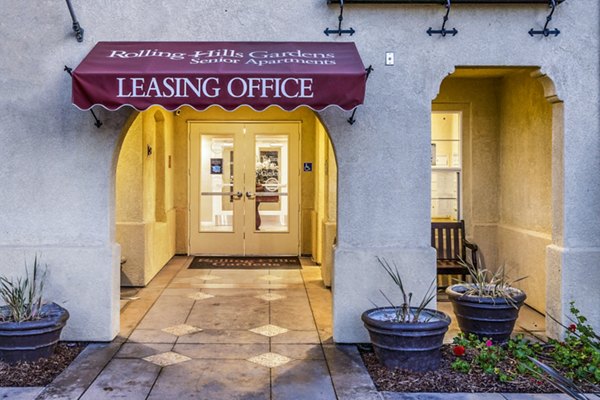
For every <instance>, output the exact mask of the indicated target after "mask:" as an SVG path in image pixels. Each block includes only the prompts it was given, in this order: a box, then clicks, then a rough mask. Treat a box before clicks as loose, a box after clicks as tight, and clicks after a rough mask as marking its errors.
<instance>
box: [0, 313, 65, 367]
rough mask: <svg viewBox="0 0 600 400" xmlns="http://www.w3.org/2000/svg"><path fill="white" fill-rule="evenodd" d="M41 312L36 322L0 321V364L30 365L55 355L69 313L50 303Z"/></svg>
mask: <svg viewBox="0 0 600 400" xmlns="http://www.w3.org/2000/svg"><path fill="white" fill-rule="evenodd" d="M2 308H4V307H0V309H2ZM41 313H42V315H43V317H42V318H40V319H38V320H35V321H26V322H0V361H3V362H6V363H9V364H13V363H16V362H19V361H29V362H32V361H36V360H38V359H40V358H47V357H50V356H51V355H52V354H53V353H54V348H55V347H56V344H57V343H58V340H59V339H60V333H61V331H62V328H63V327H64V326H65V324H66V322H67V319H69V312H68V311H67V310H65V309H64V308H62V307H61V306H59V305H58V304H55V303H50V304H44V305H43V306H42V310H41Z"/></svg>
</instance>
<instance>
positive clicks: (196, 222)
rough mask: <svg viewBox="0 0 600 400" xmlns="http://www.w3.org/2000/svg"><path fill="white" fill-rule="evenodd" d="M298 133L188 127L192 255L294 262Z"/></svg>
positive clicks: (286, 126)
mask: <svg viewBox="0 0 600 400" xmlns="http://www.w3.org/2000/svg"><path fill="white" fill-rule="evenodd" d="M299 130H300V124H299V123H296V122H293V123H280V122H277V123H275V122H274V123H265V122H261V123H208V122H190V129H189V134H190V137H189V144H190V153H189V155H190V171H189V172H190V210H189V211H190V235H189V237H190V242H189V252H190V254H215V255H297V254H298V249H299V246H298V230H299V229H298V220H299V216H298V212H299V204H298V203H299V201H298V192H299V190H298V186H299V174H300V170H299V155H298V152H299V143H298V142H299Z"/></svg>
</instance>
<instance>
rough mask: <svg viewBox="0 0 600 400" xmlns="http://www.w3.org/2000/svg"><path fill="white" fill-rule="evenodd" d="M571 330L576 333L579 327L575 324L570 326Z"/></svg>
mask: <svg viewBox="0 0 600 400" xmlns="http://www.w3.org/2000/svg"><path fill="white" fill-rule="evenodd" d="M569 330H570V331H571V332H575V331H576V330H577V325H575V324H571V325H569Z"/></svg>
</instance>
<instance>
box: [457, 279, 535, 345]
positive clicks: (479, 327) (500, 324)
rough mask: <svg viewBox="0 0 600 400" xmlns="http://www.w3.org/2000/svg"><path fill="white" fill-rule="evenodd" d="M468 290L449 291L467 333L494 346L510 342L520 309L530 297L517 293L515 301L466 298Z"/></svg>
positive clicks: (460, 288)
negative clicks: (485, 339)
mask: <svg viewBox="0 0 600 400" xmlns="http://www.w3.org/2000/svg"><path fill="white" fill-rule="evenodd" d="M466 290H467V286H465V285H463V284H458V285H452V286H449V287H448V288H447V289H446V293H447V294H448V298H449V299H450V301H451V302H452V308H453V309H454V314H455V315H456V320H457V321H458V326H459V327H460V330H461V331H462V332H463V333H473V334H475V335H477V336H478V337H479V338H480V339H483V338H488V339H491V340H492V342H494V343H504V342H506V341H507V340H508V339H509V338H510V334H511V333H512V331H513V328H514V327H515V321H516V320H517V318H518V316H519V309H520V308H521V306H522V305H523V303H524V302H525V299H526V298H527V296H526V295H525V293H524V292H523V291H521V290H519V289H514V290H515V292H514V295H513V296H512V301H511V302H509V301H507V300H506V299H504V298H491V297H477V296H469V295H465V294H464V293H465V291H466Z"/></svg>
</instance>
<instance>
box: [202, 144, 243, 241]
mask: <svg viewBox="0 0 600 400" xmlns="http://www.w3.org/2000/svg"><path fill="white" fill-rule="evenodd" d="M233 144H234V140H233V135H202V139H201V143H200V154H201V156H200V224H199V226H200V232H233V219H234V218H235V216H234V211H233V210H234V207H233V203H234V201H237V200H238V197H237V195H236V193H235V192H234V191H233V172H234V165H233V161H234V154H233Z"/></svg>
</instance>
